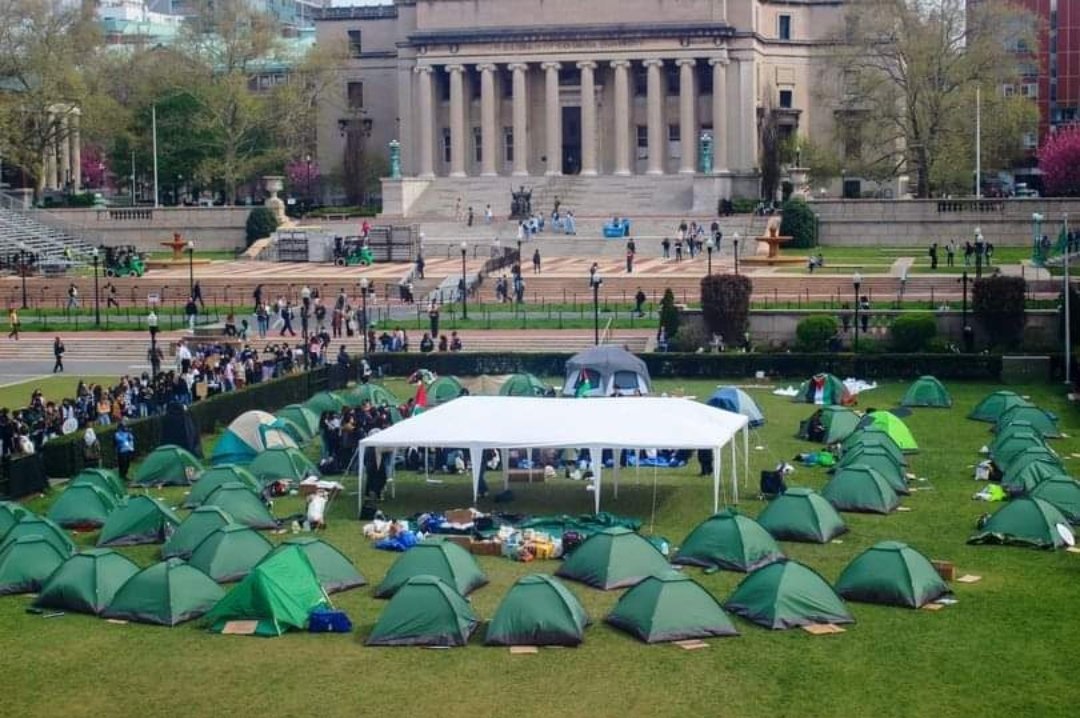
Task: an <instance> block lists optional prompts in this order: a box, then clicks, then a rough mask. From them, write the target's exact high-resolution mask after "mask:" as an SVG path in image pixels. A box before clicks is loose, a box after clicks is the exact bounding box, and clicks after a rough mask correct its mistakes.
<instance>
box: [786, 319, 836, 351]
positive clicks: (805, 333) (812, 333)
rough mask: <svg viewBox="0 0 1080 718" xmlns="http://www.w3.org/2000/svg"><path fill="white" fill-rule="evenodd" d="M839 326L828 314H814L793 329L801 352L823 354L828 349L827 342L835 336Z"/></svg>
mask: <svg viewBox="0 0 1080 718" xmlns="http://www.w3.org/2000/svg"><path fill="white" fill-rule="evenodd" d="M839 330H840V325H839V323H838V322H837V321H836V317H832V316H829V315H828V314H816V315H814V316H812V317H807V318H806V319H803V320H802V321H801V322H799V325H798V326H797V327H795V336H796V337H798V345H799V349H800V350H801V351H806V352H823V351H826V350H827V349H828V348H829V341H830V340H831V339H832V338H833V337H835V336H836V333H837V332H838V331H839Z"/></svg>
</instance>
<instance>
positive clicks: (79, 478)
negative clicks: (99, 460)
mask: <svg viewBox="0 0 1080 718" xmlns="http://www.w3.org/2000/svg"><path fill="white" fill-rule="evenodd" d="M83 484H92V485H94V486H97V487H98V488H99V489H101V490H103V491H104V492H105V493H107V494H109V495H110V496H112V497H113V499H116V500H117V501H119V500H120V499H122V498H123V497H124V496H127V487H125V486H124V482H123V481H121V480H120V476H119V475H118V474H117V473H116V472H115V471H113V470H112V469H83V470H82V471H80V472H79V473H77V474H76V475H75V478H73V479H72V480H71V483H70V484H68V487H69V488H70V487H72V486H82V485H83Z"/></svg>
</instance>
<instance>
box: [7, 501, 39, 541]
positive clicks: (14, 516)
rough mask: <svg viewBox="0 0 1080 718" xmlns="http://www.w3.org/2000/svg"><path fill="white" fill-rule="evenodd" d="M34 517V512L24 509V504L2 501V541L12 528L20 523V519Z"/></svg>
mask: <svg viewBox="0 0 1080 718" xmlns="http://www.w3.org/2000/svg"><path fill="white" fill-rule="evenodd" d="M33 515H34V512H32V511H30V510H29V509H27V508H24V507H23V506H22V504H17V503H15V502H14V501H0V540H2V539H3V538H4V534H6V533H7V532H8V530H9V529H11V527H12V526H14V525H15V524H17V523H19V519H21V518H23V517H31V516H33Z"/></svg>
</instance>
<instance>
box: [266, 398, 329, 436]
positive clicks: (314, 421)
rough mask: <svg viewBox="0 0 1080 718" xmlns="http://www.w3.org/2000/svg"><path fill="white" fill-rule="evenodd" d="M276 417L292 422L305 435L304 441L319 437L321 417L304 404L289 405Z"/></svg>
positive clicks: (277, 413)
mask: <svg viewBox="0 0 1080 718" xmlns="http://www.w3.org/2000/svg"><path fill="white" fill-rule="evenodd" d="M274 416H275V417H276V418H278V419H285V420H286V421H291V422H292V423H293V424H294V425H295V426H296V427H297V428H298V429H299V430H300V431H301V433H303V435H304V441H311V440H312V439H314V438H315V437H316V436H318V435H319V415H318V414H316V413H315V412H314V411H312V410H311V409H309V408H307V407H306V406H304V405H303V404H289V405H288V406H286V407H284V408H282V409H279V410H278V411H277V412H276V413H275V414H274Z"/></svg>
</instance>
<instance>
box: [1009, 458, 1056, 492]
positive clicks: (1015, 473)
mask: <svg viewBox="0 0 1080 718" xmlns="http://www.w3.org/2000/svg"><path fill="white" fill-rule="evenodd" d="M1059 476H1068V474H1066V473H1065V469H1064V468H1062V467H1061V466H1060V465H1059V464H1054V463H1047V462H1042V461H1032V462H1031V463H1029V464H1023V465H1021V466H1020V468H1017V469H1013V470H1011V471H1009V472H1008V473H1006V474H1003V475H1002V477H1001V487H1002V488H1003V489H1005V490H1006V491H1007V492H1009V493H1010V494H1013V495H1020V494H1029V493H1031V492H1032V491H1034V490H1035V487H1036V486H1038V485H1039V484H1041V483H1042V482H1043V481H1046V480H1047V479H1053V478H1057V477H1059Z"/></svg>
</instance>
